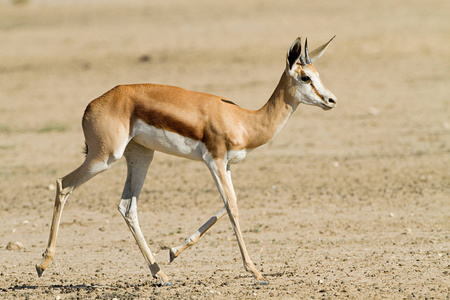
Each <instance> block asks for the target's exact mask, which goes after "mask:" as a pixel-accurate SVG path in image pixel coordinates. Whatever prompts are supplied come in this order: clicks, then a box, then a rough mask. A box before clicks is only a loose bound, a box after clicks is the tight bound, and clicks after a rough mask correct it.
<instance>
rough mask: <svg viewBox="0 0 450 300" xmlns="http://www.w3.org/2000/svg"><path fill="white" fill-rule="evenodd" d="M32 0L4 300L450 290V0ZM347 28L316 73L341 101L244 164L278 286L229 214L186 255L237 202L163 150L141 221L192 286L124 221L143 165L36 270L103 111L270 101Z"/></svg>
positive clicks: (5, 96)
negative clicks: (166, 103) (142, 245)
mask: <svg viewBox="0 0 450 300" xmlns="http://www.w3.org/2000/svg"><path fill="white" fill-rule="evenodd" d="M19 2H20V1H19ZM21 2H25V3H22V4H19V5H12V4H10V2H9V1H1V2H0V220H1V222H2V226H0V298H2V299H10V298H28V299H55V298H56V299H75V298H81V299H85V298H91V299H92V298H105V299H112V298H117V299H129V298H138V299H141V298H146V299H148V298H152V299H153V298H166V299H169V298H172V299H173V298H185V299H189V298H191V299H201V298H211V299H224V298H227V299H233V298H235V299H266V298H276V299H309V298H313V299H328V298H350V299H449V298H450V275H449V272H450V255H449V253H450V200H449V198H450V171H449V166H450V97H449V95H450V87H449V81H450V73H449V70H450V51H449V49H450V18H449V17H448V12H449V11H450V2H448V1H447V0H442V1H434V0H430V1H390V0H378V1H350V0H348V1H256V0H254V1H234V0H231V1H222V2H219V1H214V4H212V2H211V1H181V0H180V1H148V2H144V1H128V2H125V1H124V2H120V1H113V2H111V1H100V2H97V4H91V3H90V2H87V1H86V2H82V3H81V4H74V3H72V2H71V1H63V2H62V4H55V3H54V2H56V1H54V2H52V1H46V2H38V1H29V2H26V1H21ZM335 34H336V35H337V38H336V40H335V42H333V44H332V46H331V47H330V49H329V50H328V51H327V53H326V54H325V55H324V57H323V58H321V59H320V60H319V61H318V62H317V63H316V67H317V69H318V70H319V71H320V72H321V75H322V76H321V78H322V80H323V82H324V83H325V84H326V85H327V87H328V88H329V89H330V90H331V91H332V92H333V93H334V94H335V95H336V96H337V97H338V107H337V108H336V109H334V110H331V111H328V112H324V111H322V110H320V109H318V108H315V107H309V106H304V105H302V106H300V107H299V109H298V110H297V111H296V112H295V114H294V115H293V116H292V117H291V119H290V120H289V122H288V123H287V125H286V126H285V128H284V129H283V131H281V132H280V133H279V134H278V135H277V136H276V137H275V138H274V139H273V140H272V141H271V142H269V143H268V144H267V145H265V146H263V147H261V148H260V149H258V150H255V151H253V152H252V153H251V154H250V155H249V156H248V157H247V159H246V160H245V161H244V162H242V163H240V164H239V165H236V166H233V169H232V170H233V174H234V175H233V180H234V183H235V189H236V193H237V196H238V199H239V205H240V220H241V227H242V229H243V231H244V238H245V240H246V242H247V246H248V249H249V252H250V254H251V256H252V258H253V260H254V261H255V263H256V264H257V266H258V269H260V270H261V271H262V273H263V274H264V276H265V277H266V278H267V280H268V281H269V285H267V286H258V285H255V284H254V280H253V278H252V276H251V274H250V273H247V272H246V271H245V270H244V268H243V267H242V262H241V258H240V254H239V251H238V247H237V243H236V240H235V237H234V235H233V232H232V229H231V225H230V222H229V220H228V219H227V218H224V219H222V220H220V221H219V222H218V223H217V224H216V225H215V227H213V228H212V229H211V230H210V231H209V232H208V233H207V234H205V236H204V237H202V239H201V240H200V241H199V242H198V243H197V244H196V245H195V246H193V247H192V248H191V249H189V250H187V251H186V252H184V253H183V254H182V255H181V256H180V257H179V258H177V259H176V260H175V261H174V262H173V263H171V264H169V263H168V261H169V253H168V250H167V249H168V248H169V247H172V246H176V245H178V244H180V243H181V242H182V241H183V240H184V238H185V237H186V236H187V235H189V234H190V233H191V232H193V231H194V230H196V229H197V228H198V226H199V225H201V224H202V223H203V222H204V221H206V220H207V219H208V218H209V217H210V216H212V214H213V213H214V212H216V210H217V209H219V208H220V207H221V206H222V202H221V199H220V197H219V195H218V193H217V191H216V188H215V186H214V184H213V181H212V179H211V178H210V175H209V172H208V170H207V168H206V167H205V166H203V164H201V163H198V162H194V161H188V160H185V159H181V158H176V157H170V156H168V155H165V154H160V153H157V155H155V159H154V161H153V164H152V166H151V168H150V170H149V176H148V178H147V181H146V184H145V186H144V189H143V192H142V194H141V199H140V204H139V205H140V207H139V209H140V210H139V213H140V215H139V216H140V223H141V227H142V229H143V232H144V235H145V236H146V238H147V240H148V242H149V244H150V247H151V249H152V251H154V253H155V256H156V258H157V260H158V261H159V262H160V265H161V267H162V268H163V269H164V270H165V271H166V273H167V274H168V275H169V276H170V277H171V279H172V281H173V283H174V286H173V287H160V286H159V285H158V282H157V281H156V280H154V279H153V278H152V277H151V276H150V273H149V270H148V268H147V266H146V265H145V263H144V260H143V258H142V255H141V254H140V252H139V249H138V247H137V245H136V244H135V242H134V239H133V238H132V235H131V234H130V232H129V230H128V228H127V226H126V225H125V223H124V221H123V219H122V217H121V216H120V214H119V212H118V211H117V209H116V207H117V204H118V202H119V198H120V195H121V191H122V187H123V183H124V180H125V176H126V174H125V173H126V165H125V162H124V160H121V161H119V162H118V163H117V164H116V165H115V166H114V167H113V168H112V169H110V170H109V171H108V172H106V173H103V174H101V175H99V176H97V177H96V178H94V179H93V180H91V181H89V182H88V183H86V184H85V185H83V186H82V187H80V188H79V189H78V190H76V191H75V192H74V194H73V195H72V197H71V198H70V199H69V201H68V203H67V205H66V208H65V210H64V213H63V217H62V224H61V228H60V234H59V239H58V243H57V253H56V256H55V258H54V260H53V261H52V263H51V265H50V266H49V268H48V269H47V270H46V271H45V273H44V275H43V276H42V277H41V278H38V277H37V276H36V272H35V270H34V265H35V264H36V263H37V262H38V261H39V260H40V257H41V254H42V252H43V251H44V249H45V246H46V243H47V237H48V232H49V225H50V221H51V214H52V207H53V201H54V193H55V191H54V182H55V179H56V178H58V177H61V176H64V175H65V174H67V173H68V172H70V171H72V170H73V169H75V168H76V167H77V166H78V165H79V164H80V163H81V162H82V161H83V155H82V154H81V150H82V147H83V134H82V130H81V122H80V121H81V116H82V113H83V111H84V108H85V107H86V105H87V104H88V103H89V101H91V100H92V99H94V98H96V97H97V96H99V95H101V94H102V93H104V92H105V91H107V90H109V89H110V88H112V87H113V86H115V85H117V84H122V83H142V82H151V83H162V84H170V85H177V86H182V87H184V88H187V89H192V90H197V91H204V92H208V93H213V94H218V95H221V96H223V97H227V98H228V99H231V100H233V101H234V102H236V103H238V104H239V105H241V106H243V107H246V108H251V109H256V108H259V107H260V106H262V105H263V104H264V103H265V101H266V100H267V99H268V98H269V96H270V94H271V92H272V91H273V89H274V88H275V86H276V84H277V82H278V79H279V76H280V75H281V73H282V71H283V69H284V65H285V53H286V50H287V48H288V47H289V45H290V44H291V42H292V41H293V40H294V39H295V38H296V37H297V36H303V37H306V36H308V41H309V43H310V48H315V47H316V46H319V45H320V44H322V43H324V42H325V41H327V40H328V39H329V38H330V37H331V36H333V35H335ZM15 241H18V242H21V243H22V244H23V246H24V248H23V249H20V250H7V247H6V246H7V244H8V243H9V242H15Z"/></svg>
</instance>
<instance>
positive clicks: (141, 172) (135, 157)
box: [118, 141, 172, 285]
mask: <svg viewBox="0 0 450 300" xmlns="http://www.w3.org/2000/svg"><path fill="white" fill-rule="evenodd" d="M153 154H154V151H153V150H149V149H147V148H145V147H142V146H140V145H138V144H136V143H135V142H133V141H131V142H130V143H129V144H128V146H127V149H126V150H125V157H126V159H127V165H128V173H127V180H126V182H125V187H124V190H123V193H122V199H121V200H120V203H119V207H118V209H119V211H120V213H121V214H122V216H123V218H124V219H125V222H126V223H127V225H128V227H129V228H130V231H131V233H132V234H133V236H134V238H135V240H136V242H137V244H138V246H139V249H140V250H141V252H142V255H143V256H144V259H145V261H146V262H147V265H148V266H149V268H150V272H151V273H152V275H153V277H155V278H159V279H160V280H161V283H162V284H163V285H172V283H171V282H170V281H169V278H168V277H167V275H166V274H165V273H164V272H163V271H162V270H161V269H160V268H159V266H158V264H157V262H156V260H155V258H154V256H153V254H152V252H151V251H150V248H149V247H148V244H147V242H146V241H145V238H144V235H143V234H142V231H141V228H140V226H139V221H138V216H137V202H138V198H139V194H140V193H141V190H142V186H143V184H144V180H145V177H146V175H147V170H148V167H149V165H150V163H151V161H152V159H153Z"/></svg>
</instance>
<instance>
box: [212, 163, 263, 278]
mask: <svg viewBox="0 0 450 300" xmlns="http://www.w3.org/2000/svg"><path fill="white" fill-rule="evenodd" d="M206 164H207V166H208V168H209V170H210V171H211V174H212V176H213V178H214V181H215V183H216V185H217V189H218V190H219V193H220V195H221V196H222V200H223V202H224V204H225V207H226V210H227V213H228V216H229V217H230V221H231V224H232V225H233V229H234V233H235V234H236V239H237V242H238V245H239V250H240V252H241V256H242V260H243V263H244V268H245V269H246V270H247V271H249V272H251V273H252V274H253V276H254V277H255V279H256V281H257V283H258V284H262V285H266V284H268V282H267V281H265V280H264V277H263V276H262V275H261V273H260V272H259V271H258V270H257V269H256V267H255V264H254V263H253V261H252V259H251V258H250V256H249V255H248V251H247V247H246V246H245V242H244V238H243V236H242V231H241V228H240V225H239V211H238V207H237V202H236V194H235V192H234V188H233V183H232V182H231V173H230V170H229V165H228V164H227V163H225V162H224V161H223V160H221V159H215V160H212V161H206Z"/></svg>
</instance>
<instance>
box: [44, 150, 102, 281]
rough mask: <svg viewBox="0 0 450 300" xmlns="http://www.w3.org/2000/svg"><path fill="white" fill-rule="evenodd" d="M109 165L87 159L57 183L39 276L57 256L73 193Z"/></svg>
mask: <svg viewBox="0 0 450 300" xmlns="http://www.w3.org/2000/svg"><path fill="white" fill-rule="evenodd" d="M108 167H109V166H108V164H107V163H104V162H102V159H101V158H97V159H92V158H91V157H89V156H88V157H86V160H85V162H84V163H83V164H82V165H81V166H80V167H79V168H78V169H76V170H75V171H73V172H72V173H70V174H68V175H66V176H64V177H63V178H61V179H58V180H57V181H56V198H55V205H54V207H53V218H52V225H51V227H50V235H49V238H48V244H47V248H46V249H45V252H44V253H43V254H42V260H41V262H40V263H39V264H37V265H36V271H37V273H38V276H39V277H41V276H42V273H43V272H44V270H45V269H46V268H47V267H48V265H49V264H50V261H51V260H52V258H53V256H55V249H56V237H57V235H58V229H59V223H60V221H61V214H62V211H63V208H64V205H65V204H66V201H67V199H68V198H69V196H70V194H71V193H72V191H73V190H74V189H75V188H77V187H78V186H80V185H81V184H83V183H84V182H86V181H88V180H89V179H91V178H92V177H94V176H95V175H97V174H98V173H100V172H103V171H105V170H106V169H108Z"/></svg>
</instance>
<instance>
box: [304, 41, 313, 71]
mask: <svg viewBox="0 0 450 300" xmlns="http://www.w3.org/2000/svg"><path fill="white" fill-rule="evenodd" d="M305 59H306V63H307V64H308V65H310V64H312V62H311V58H309V52H308V38H306V40H305Z"/></svg>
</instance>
